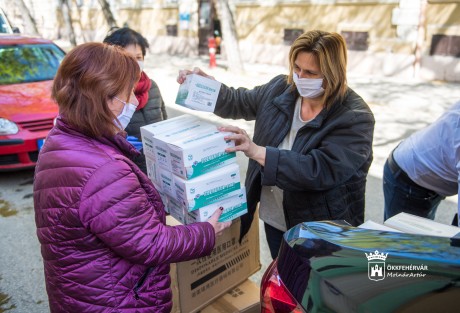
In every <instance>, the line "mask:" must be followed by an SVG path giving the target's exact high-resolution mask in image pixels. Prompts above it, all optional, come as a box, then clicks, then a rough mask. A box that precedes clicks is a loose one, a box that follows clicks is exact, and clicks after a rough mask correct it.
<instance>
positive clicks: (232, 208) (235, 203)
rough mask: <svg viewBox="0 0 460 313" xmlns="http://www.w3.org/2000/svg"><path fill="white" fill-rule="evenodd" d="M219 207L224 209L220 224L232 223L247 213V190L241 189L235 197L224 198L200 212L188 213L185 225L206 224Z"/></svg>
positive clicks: (199, 210) (201, 209)
mask: <svg viewBox="0 0 460 313" xmlns="http://www.w3.org/2000/svg"><path fill="white" fill-rule="evenodd" d="M219 207H223V208H224V210H223V212H222V215H221V216H220V219H219V222H225V221H232V220H234V219H235V218H237V217H240V216H241V215H243V214H245V213H247V212H248V205H247V203H246V188H244V187H243V188H241V189H240V192H239V193H238V194H236V195H234V196H230V197H226V198H223V199H222V200H219V201H217V202H216V203H213V204H210V205H207V206H205V207H202V208H200V209H198V210H194V211H191V212H187V215H186V217H185V222H186V223H185V224H192V223H196V222H206V221H207V220H208V218H209V217H210V216H211V215H213V214H214V212H215V211H216V210H217V208H219Z"/></svg>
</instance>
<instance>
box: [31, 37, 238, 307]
mask: <svg viewBox="0 0 460 313" xmlns="http://www.w3.org/2000/svg"><path fill="white" fill-rule="evenodd" d="M139 75H140V69H139V66H138V65H137V62H136V60H135V59H134V58H132V57H131V56H130V55H129V54H128V53H127V52H124V51H123V50H122V49H120V48H117V47H113V46H108V45H105V44H102V43H88V44H83V45H80V46H77V47H76V48H75V49H73V50H72V51H71V52H70V53H69V54H67V56H66V57H65V58H64V60H63V62H62V64H61V66H60V68H59V70H58V73H57V75H56V78H55V81H54V86H53V97H54V99H55V100H56V102H57V103H58V105H59V111H60V115H59V117H58V119H57V121H56V126H55V127H54V128H53V129H52V130H51V132H50V133H49V135H48V137H47V139H46V142H45V145H44V146H43V148H42V150H41V152H40V155H39V158H38V163H37V167H36V170H35V182H34V205H35V221H36V224H37V235H38V239H39V241H40V243H41V252H42V256H43V261H44V267H45V278H46V289H47V292H48V297H49V305H50V309H51V312H79V313H81V312H133V313H134V312H140V313H142V312H149V313H150V312H170V311H171V307H172V302H171V301H172V300H171V298H172V295H171V290H170V276H169V263H173V262H179V261H186V260H190V259H193V258H198V257H202V256H205V255H207V254H209V253H210V252H211V251H212V249H213V247H214V242H215V236H216V234H218V233H220V232H221V231H222V230H223V229H224V228H226V227H228V226H229V225H230V224H229V223H218V222H217V220H218V218H219V216H220V213H221V210H217V211H216V212H217V213H216V214H214V215H213V216H212V217H211V218H210V220H209V222H204V223H196V224H192V225H187V226H175V227H171V226H166V225H165V213H164V210H163V209H164V206H163V203H162V202H161V199H160V196H159V194H158V192H157V191H156V190H155V188H154V186H153V185H152V183H151V182H150V181H149V179H148V178H147V177H146V176H145V174H143V173H142V172H141V171H140V170H139V168H138V167H137V166H136V165H135V164H134V163H133V162H132V159H133V158H135V157H136V156H137V155H138V152H137V150H136V149H135V148H134V147H133V146H132V145H131V144H130V143H129V142H128V141H127V140H126V139H125V136H126V133H125V132H124V131H123V129H124V127H126V125H127V124H128V123H129V120H130V117H131V115H132V113H133V112H134V111H135V108H136V105H137V100H136V97H135V96H134V93H133V87H134V85H135V83H136V81H137V80H138V79H139Z"/></svg>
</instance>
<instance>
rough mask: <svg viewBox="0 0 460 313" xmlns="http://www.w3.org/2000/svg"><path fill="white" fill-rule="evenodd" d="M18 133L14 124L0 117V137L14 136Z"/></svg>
mask: <svg viewBox="0 0 460 313" xmlns="http://www.w3.org/2000/svg"><path fill="white" fill-rule="evenodd" d="M18 131H19V127H18V125H16V123H14V122H12V121H10V120H7V119H6V118H1V117H0V135H14V134H17V133H18Z"/></svg>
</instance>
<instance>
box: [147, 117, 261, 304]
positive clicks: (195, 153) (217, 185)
mask: <svg viewBox="0 0 460 313" xmlns="http://www.w3.org/2000/svg"><path fill="white" fill-rule="evenodd" d="M141 134H142V142H143V149H144V154H145V156H146V161H147V171H148V176H149V178H150V179H151V180H152V182H153V183H154V185H155V186H156V188H157V190H158V191H159V192H160V195H161V196H162V199H163V202H164V204H165V209H166V210H167V211H168V212H169V213H170V216H168V219H167V224H168V225H178V224H189V223H194V222H200V221H206V220H207V219H208V218H209V217H210V216H211V215H212V214H213V213H214V211H215V210H216V209H217V208H219V207H223V208H224V210H223V212H222V215H221V218H220V221H227V220H233V222H232V225H231V226H230V228H228V229H226V230H225V231H224V232H223V234H222V235H221V236H219V237H217V238H216V245H215V248H214V250H213V251H212V253H211V255H209V256H207V257H203V258H200V259H197V260H192V261H188V262H182V263H177V264H175V265H174V266H172V270H171V277H172V290H173V294H174V299H173V302H174V304H175V305H176V306H175V308H174V310H173V312H187V313H188V312H197V311H198V310H199V309H201V308H203V307H205V306H206V305H208V304H210V303H211V302H212V301H213V300H216V299H218V298H219V297H220V296H222V295H223V294H225V293H226V292H227V291H229V290H230V289H232V288H234V287H236V286H238V285H239V284H241V283H242V282H244V281H245V280H247V278H248V277H249V276H250V275H252V274H254V273H255V272H256V271H258V270H259V269H260V260H259V232H258V225H257V217H256V218H255V221H256V222H255V223H254V224H253V225H252V227H251V230H250V232H249V233H248V234H247V235H246V236H245V237H244V238H243V240H242V241H241V243H240V242H239V240H240V236H239V235H240V233H239V231H240V222H239V219H237V218H238V217H239V216H241V215H243V214H245V213H246V212H247V204H246V192H245V189H244V187H243V185H242V183H241V177H240V169H239V166H238V164H237V163H236V155H235V153H227V152H225V149H226V148H227V147H231V146H234V142H233V141H229V140H225V139H224V137H225V136H226V135H228V134H229V133H222V132H219V131H218V130H217V127H216V125H214V124H212V123H209V122H206V121H203V120H201V119H198V118H197V117H195V116H192V115H182V116H179V117H176V118H172V119H168V120H166V121H162V122H159V123H155V124H150V125H147V126H144V127H142V128H141ZM245 284H246V285H247V284H249V285H250V284H253V283H251V282H250V281H247V282H245ZM246 285H245V286H246ZM255 289H257V290H258V287H255ZM248 290H254V288H252V289H251V288H249V289H248ZM250 293H251V297H252V298H251V297H249V298H250V299H251V301H252V302H251V301H249V300H248V301H247V302H245V303H246V304H247V305H248V306H251V307H254V306H257V303H258V299H259V295H258V293H257V294H254V293H253V292H250ZM221 300H222V299H221ZM222 301H224V300H222ZM245 301H246V300H245ZM224 302H225V301H224Z"/></svg>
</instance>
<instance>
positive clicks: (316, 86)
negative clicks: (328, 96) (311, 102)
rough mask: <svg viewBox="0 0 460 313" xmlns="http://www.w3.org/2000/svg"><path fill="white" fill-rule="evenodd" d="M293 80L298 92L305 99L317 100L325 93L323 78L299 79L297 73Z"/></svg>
mask: <svg viewBox="0 0 460 313" xmlns="http://www.w3.org/2000/svg"><path fill="white" fill-rule="evenodd" d="M292 78H293V80H294V83H295V85H296V87H297V91H298V92H299V94H300V95H301V96H302V97H304V98H316V97H319V96H321V95H322V94H323V93H324V89H323V87H322V86H323V79H322V78H299V75H297V73H292Z"/></svg>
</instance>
